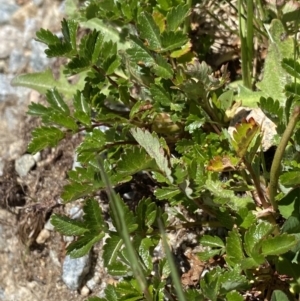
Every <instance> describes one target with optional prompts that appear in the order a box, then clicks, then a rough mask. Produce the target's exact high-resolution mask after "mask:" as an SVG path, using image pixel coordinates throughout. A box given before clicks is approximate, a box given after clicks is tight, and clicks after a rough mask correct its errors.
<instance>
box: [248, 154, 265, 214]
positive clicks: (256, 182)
mask: <svg viewBox="0 0 300 301" xmlns="http://www.w3.org/2000/svg"><path fill="white" fill-rule="evenodd" d="M243 162H244V164H245V165H246V167H247V170H248V171H249V173H250V175H251V178H252V180H253V183H254V186H255V189H256V192H257V195H258V197H259V200H260V201H261V204H262V205H263V207H264V208H265V209H266V208H268V207H269V204H268V202H267V200H266V198H265V196H264V194H263V192H262V188H261V186H260V179H259V178H257V176H256V174H255V172H254V170H253V168H252V166H251V164H250V163H249V162H248V161H247V160H245V159H244V160H243Z"/></svg>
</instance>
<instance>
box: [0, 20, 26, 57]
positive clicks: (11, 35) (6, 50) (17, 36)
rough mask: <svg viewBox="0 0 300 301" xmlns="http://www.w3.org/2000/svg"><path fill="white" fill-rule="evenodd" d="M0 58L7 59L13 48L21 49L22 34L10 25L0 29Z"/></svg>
mask: <svg viewBox="0 0 300 301" xmlns="http://www.w3.org/2000/svg"><path fill="white" fill-rule="evenodd" d="M0 41H1V43H0V58H2V59H3V58H7V57H9V56H10V54H11V52H12V51H13V49H15V48H19V49H22V45H23V33H22V32H21V31H20V30H19V29H17V28H16V27H14V26H12V25H8V24H7V25H4V26H2V27H0Z"/></svg>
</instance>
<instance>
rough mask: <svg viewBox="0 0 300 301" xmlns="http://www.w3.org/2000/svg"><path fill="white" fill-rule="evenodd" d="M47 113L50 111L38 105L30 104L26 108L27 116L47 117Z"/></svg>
mask: <svg viewBox="0 0 300 301" xmlns="http://www.w3.org/2000/svg"><path fill="white" fill-rule="evenodd" d="M49 111H51V109H50V108H47V107H45V106H43V105H41V104H39V103H35V102H32V103H31V104H30V105H29V106H28V112H27V114H29V115H33V116H40V117H42V116H48V115H49Z"/></svg>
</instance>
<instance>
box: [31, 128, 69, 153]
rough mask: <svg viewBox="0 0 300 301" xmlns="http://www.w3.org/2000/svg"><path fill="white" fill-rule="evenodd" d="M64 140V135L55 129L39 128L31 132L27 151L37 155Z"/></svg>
mask: <svg viewBox="0 0 300 301" xmlns="http://www.w3.org/2000/svg"><path fill="white" fill-rule="evenodd" d="M63 138H64V133H63V132H62V131H61V130H59V129H58V128H56V127H46V126H43V127H40V128H36V129H34V130H33V131H32V140H31V141H30V143H29V145H28V151H29V152H31V153H37V152H38V151H40V150H42V149H44V148H46V147H49V146H50V147H54V146H56V145H57V144H58V142H59V141H60V140H61V139H63Z"/></svg>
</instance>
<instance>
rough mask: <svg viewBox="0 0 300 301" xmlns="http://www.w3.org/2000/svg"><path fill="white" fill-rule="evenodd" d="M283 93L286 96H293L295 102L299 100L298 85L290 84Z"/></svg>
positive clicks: (299, 85)
mask: <svg viewBox="0 0 300 301" xmlns="http://www.w3.org/2000/svg"><path fill="white" fill-rule="evenodd" d="M285 93H286V95H287V96H293V97H294V98H295V100H299V99H300V84H299V83H292V84H288V85H286V86H285Z"/></svg>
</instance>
